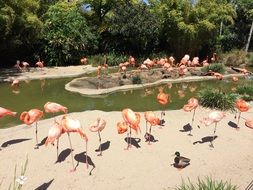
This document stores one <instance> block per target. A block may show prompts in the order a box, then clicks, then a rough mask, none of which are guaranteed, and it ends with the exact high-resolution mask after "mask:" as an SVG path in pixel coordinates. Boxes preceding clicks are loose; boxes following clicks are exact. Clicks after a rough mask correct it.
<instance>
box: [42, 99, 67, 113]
mask: <svg viewBox="0 0 253 190" xmlns="http://www.w3.org/2000/svg"><path fill="white" fill-rule="evenodd" d="M44 109H45V112H46V113H53V114H55V113H57V112H63V113H65V114H66V113H68V108H66V107H64V106H62V105H61V104H57V103H54V102H47V103H46V104H45V105H44Z"/></svg>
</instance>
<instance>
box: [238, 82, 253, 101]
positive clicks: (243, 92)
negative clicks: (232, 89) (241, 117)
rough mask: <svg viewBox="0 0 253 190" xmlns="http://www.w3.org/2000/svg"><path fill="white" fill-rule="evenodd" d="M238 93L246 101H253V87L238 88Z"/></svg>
mask: <svg viewBox="0 0 253 190" xmlns="http://www.w3.org/2000/svg"><path fill="white" fill-rule="evenodd" d="M236 93H238V94H239V95H240V96H241V98H242V99H244V100H245V101H251V100H253V86H249V85H244V86H238V87H237V89H236Z"/></svg>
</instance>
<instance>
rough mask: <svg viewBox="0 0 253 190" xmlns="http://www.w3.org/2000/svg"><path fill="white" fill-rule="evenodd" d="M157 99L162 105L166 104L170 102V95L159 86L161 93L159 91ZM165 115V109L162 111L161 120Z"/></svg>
mask: <svg viewBox="0 0 253 190" xmlns="http://www.w3.org/2000/svg"><path fill="white" fill-rule="evenodd" d="M156 99H157V101H158V102H159V103H160V104H161V105H163V106H165V105H166V104H167V103H168V102H169V95H168V94H166V93H164V92H163V88H159V93H158V95H157V97H156ZM164 115H165V111H162V112H161V121H162V120H163V119H162V116H164Z"/></svg>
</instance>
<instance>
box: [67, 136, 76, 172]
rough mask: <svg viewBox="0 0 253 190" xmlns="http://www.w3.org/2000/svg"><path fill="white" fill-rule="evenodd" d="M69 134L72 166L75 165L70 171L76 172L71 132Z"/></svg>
mask: <svg viewBox="0 0 253 190" xmlns="http://www.w3.org/2000/svg"><path fill="white" fill-rule="evenodd" d="M67 134H68V138H69V145H70V152H71V159H72V166H73V169H72V170H70V172H74V171H75V170H76V169H75V166H74V156H73V148H72V143H71V139H70V135H69V133H67Z"/></svg>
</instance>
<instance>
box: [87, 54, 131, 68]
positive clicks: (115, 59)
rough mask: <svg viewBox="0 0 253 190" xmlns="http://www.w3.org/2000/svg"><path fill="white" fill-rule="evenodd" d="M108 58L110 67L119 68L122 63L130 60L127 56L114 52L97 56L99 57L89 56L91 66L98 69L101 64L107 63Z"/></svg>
mask: <svg viewBox="0 0 253 190" xmlns="http://www.w3.org/2000/svg"><path fill="white" fill-rule="evenodd" d="M106 58H107V64H108V66H117V65H119V64H120V63H122V62H125V61H127V60H128V56H127V55H119V54H116V53H114V52H111V53H108V54H97V55H92V56H89V57H88V63H89V64H91V65H92V66H94V67H96V66H98V65H100V64H103V63H105V59H106Z"/></svg>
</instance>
